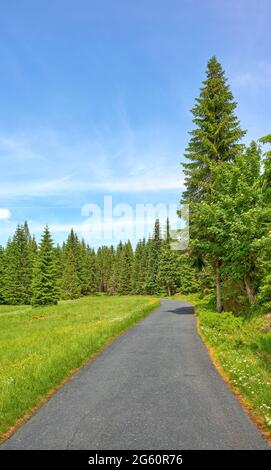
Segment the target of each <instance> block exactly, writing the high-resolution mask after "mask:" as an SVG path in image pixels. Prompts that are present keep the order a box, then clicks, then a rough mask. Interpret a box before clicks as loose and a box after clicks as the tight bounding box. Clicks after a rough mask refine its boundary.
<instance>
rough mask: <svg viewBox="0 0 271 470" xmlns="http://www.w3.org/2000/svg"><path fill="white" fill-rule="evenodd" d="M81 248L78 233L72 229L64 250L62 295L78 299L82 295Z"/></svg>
mask: <svg viewBox="0 0 271 470" xmlns="http://www.w3.org/2000/svg"><path fill="white" fill-rule="evenodd" d="M81 273H82V272H81V266H80V248H79V242H78V238H77V235H76V234H75V233H74V231H73V229H72V230H71V232H70V234H69V236H68V239H67V242H66V243H65V245H64V252H63V273H62V278H61V297H62V298H63V299H78V298H79V297H80V295H81V280H82V279H81Z"/></svg>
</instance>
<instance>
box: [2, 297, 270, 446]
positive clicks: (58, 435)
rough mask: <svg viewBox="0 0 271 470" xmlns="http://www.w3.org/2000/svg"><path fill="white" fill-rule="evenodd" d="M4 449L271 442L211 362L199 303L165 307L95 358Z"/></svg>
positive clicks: (164, 302)
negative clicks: (198, 327)
mask: <svg viewBox="0 0 271 470" xmlns="http://www.w3.org/2000/svg"><path fill="white" fill-rule="evenodd" d="M0 448H1V449H88V450H90V449H93V450H94V449H95V450H96V449H109V450H111V449H153V450H155V449H157V450H159V449H268V448H269V446H268V444H267V443H266V442H265V440H264V439H263V437H262V436H261V434H260V433H259V431H258V429H257V428H256V426H255V425H254V423H253V422H252V421H251V420H250V418H249V417H248V416H247V414H246V412H245V411H244V410H243V409H242V407H241V405H240V404H239V402H238V400H237V399H236V398H235V396H234V395H233V394H232V393H231V391H230V389H229V387H228V386H227V385H226V384H225V383H224V381H223V380H222V379H221V377H220V376H219V374H218V373H217V371H216V369H215V367H214V366H213V364H212V363H211V361H210V359H209V356H208V353H207V351H206V349H205V346H204V345H203V343H202V341H201V339H200V337H199V336H198V334H197V331H196V319H195V316H194V315H193V307H191V306H190V305H189V304H188V303H186V302H182V301H175V300H162V303H161V306H160V307H159V308H158V309H156V310H155V311H154V312H153V313H152V314H151V315H149V316H148V317H147V318H146V319H145V320H144V321H142V322H141V323H139V324H138V325H136V326H135V327H134V328H132V329H130V330H129V331H127V332H126V333H125V334H124V335H123V336H121V337H119V338H118V339H117V340H116V341H114V342H113V344H111V345H110V346H109V347H107V348H106V349H105V350H104V351H103V352H102V353H101V354H99V355H97V356H96V358H95V359H93V360H92V361H90V362H89V363H88V364H87V365H86V366H85V367H84V368H83V369H81V370H80V372H79V373H78V374H77V375H76V376H74V377H73V378H72V379H71V380H70V381H69V382H68V383H67V384H66V385H64V387H63V388H62V389H61V390H60V391H58V392H57V393H56V394H55V395H54V396H53V397H52V398H51V399H50V400H49V401H48V402H47V403H46V404H45V405H44V406H43V407H42V408H41V409H40V410H39V411H38V412H37V413H36V414H35V415H33V416H32V418H31V419H30V420H29V421H28V422H26V423H25V424H24V425H23V426H22V427H21V428H19V429H18V430H17V432H16V433H15V434H14V435H13V436H12V437H11V438H10V439H8V440H7V441H6V442H4V443H3V444H2V446H1V447H0Z"/></svg>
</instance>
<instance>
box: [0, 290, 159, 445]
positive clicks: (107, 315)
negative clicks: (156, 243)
mask: <svg viewBox="0 0 271 470" xmlns="http://www.w3.org/2000/svg"><path fill="white" fill-rule="evenodd" d="M158 305H159V299H156V298H152V297H147V296H146V297H144V296H122V297H121V296H114V297H107V296H103V295H95V296H89V297H83V298H81V299H79V300H73V301H62V302H60V303H59V304H58V305H57V306H50V307H40V308H32V307H30V306H18V305H16V306H0V405H1V408H0V437H1V436H2V437H3V436H4V433H6V432H7V431H8V430H9V429H10V428H11V427H13V426H14V425H16V423H17V422H18V420H20V419H21V418H23V417H24V416H26V415H27V414H28V413H30V412H31V410H32V409H33V408H34V407H35V406H36V405H38V404H39V403H40V402H42V401H43V400H44V399H45V398H46V396H48V395H49V394H50V393H51V392H52V391H53V390H54V389H55V388H56V387H57V386H58V385H59V384H61V382H63V381H64V380H65V379H66V378H67V377H68V376H69V375H70V374H71V373H72V372H73V371H75V370H76V369H77V368H78V367H80V366H82V365H83V364H84V363H85V362H86V361H87V360H88V359H90V358H91V357H92V356H93V355H94V354H95V353H97V352H98V351H100V350H101V349H102V348H103V347H104V346H105V345H106V344H108V343H109V342H110V340H111V339H112V338H114V337H115V336H117V335H118V334H120V333H121V332H122V331H124V330H126V329H127V328H128V327H130V326H132V325H133V324H134V323H136V322H137V321H139V320H141V319H143V318H144V317H145V316H146V315H147V314H148V313H149V312H150V311H151V310H153V309H154V308H155V307H157V306H158Z"/></svg>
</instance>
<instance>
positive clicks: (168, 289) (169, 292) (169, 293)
mask: <svg viewBox="0 0 271 470" xmlns="http://www.w3.org/2000/svg"><path fill="white" fill-rule="evenodd" d="M167 291H168V295H169V297H170V296H171V290H170V286H168V288H167Z"/></svg>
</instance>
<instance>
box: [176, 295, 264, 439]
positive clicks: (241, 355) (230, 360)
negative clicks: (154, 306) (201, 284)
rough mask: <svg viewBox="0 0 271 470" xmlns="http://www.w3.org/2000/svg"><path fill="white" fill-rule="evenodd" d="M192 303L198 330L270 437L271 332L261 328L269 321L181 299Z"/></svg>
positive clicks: (198, 300) (199, 300) (197, 300)
mask: <svg viewBox="0 0 271 470" xmlns="http://www.w3.org/2000/svg"><path fill="white" fill-rule="evenodd" d="M175 298H176V299H177V298H178V299H181V298H182V299H184V300H187V301H190V302H191V303H193V304H194V305H195V307H196V313H197V315H198V318H199V330H200V333H201V335H202V336H203V338H204V339H205V340H206V342H207V344H208V345H209V346H210V347H211V349H212V351H213V352H214V353H215V355H216V357H217V359H218V361H219V363H220V365H221V366H222V368H223V371H224V372H225V374H226V376H227V378H228V379H229V382H230V383H231V384H232V385H233V387H234V388H235V389H236V390H237V391H238V393H239V394H240V395H241V396H242V397H243V398H244V399H245V402H246V403H247V404H248V405H249V406H250V407H251V409H252V410H253V411H254V415H255V416H256V417H260V418H261V419H262V421H263V422H264V423H265V429H266V431H267V432H269V433H270V436H271V332H269V333H261V332H260V329H261V328H262V327H263V326H265V325H266V324H267V323H269V322H270V319H269V320H268V317H267V316H263V315H262V316H260V315H249V317H248V318H246V316H245V315H244V316H234V315H233V314H232V313H222V314H218V313H216V312H215V311H214V308H213V306H212V303H211V302H209V300H208V298H203V299H202V298H200V297H199V296H198V295H187V296H178V297H175Z"/></svg>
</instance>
